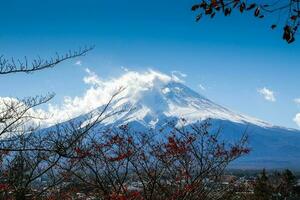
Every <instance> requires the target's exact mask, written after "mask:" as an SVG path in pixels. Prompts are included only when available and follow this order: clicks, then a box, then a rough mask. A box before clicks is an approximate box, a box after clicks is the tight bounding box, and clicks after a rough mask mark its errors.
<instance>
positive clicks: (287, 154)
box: [78, 72, 300, 168]
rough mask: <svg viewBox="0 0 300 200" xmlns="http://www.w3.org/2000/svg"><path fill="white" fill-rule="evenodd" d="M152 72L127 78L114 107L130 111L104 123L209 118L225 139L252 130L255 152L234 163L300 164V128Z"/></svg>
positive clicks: (138, 124)
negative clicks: (251, 114)
mask: <svg viewBox="0 0 300 200" xmlns="http://www.w3.org/2000/svg"><path fill="white" fill-rule="evenodd" d="M151 73H152V74H151ZM150 75H151V76H150V78H149V77H139V74H133V75H132V76H133V77H134V78H133V79H132V80H131V79H130V81H126V82H122V83H124V84H125V85H124V86H125V87H126V89H125V91H124V92H122V93H121V94H120V95H119V96H118V99H117V100H115V101H114V102H113V103H112V104H111V108H110V109H112V110H122V109H125V110H130V111H129V112H124V113H121V114H119V115H116V116H113V117H111V118H109V119H107V120H105V121H104V122H103V124H104V125H106V126H111V125H115V126H117V125H120V124H124V123H129V124H130V126H131V128H132V129H139V130H140V129H149V128H156V127H161V126H162V125H163V124H164V123H165V122H166V121H170V120H176V119H179V118H185V119H186V121H187V122H188V124H192V123H195V122H197V121H201V120H205V119H208V118H210V119H211V120H212V123H213V125H214V127H215V128H218V127H222V135H221V137H222V138H223V139H225V140H234V139H238V138H239V137H240V136H241V134H243V133H244V131H245V130H247V133H248V134H249V143H250V144H249V145H250V147H251V149H252V152H251V154H250V155H248V156H246V157H244V158H241V159H239V160H237V162H235V163H234V165H233V166H232V167H238V168H240V167H242V168H262V167H265V168H300V131H298V130H293V129H287V128H283V127H277V126H273V125H271V124H269V123H267V122H264V121H261V120H258V119H255V118H252V117H248V116H245V115H241V114H237V113H235V112H233V111H231V110H229V109H226V108H224V107H222V106H220V105H218V104H216V103H214V102H212V101H210V100H209V99H207V98H205V97H203V96H202V95H200V94H198V93H197V92H195V91H193V90H191V89H190V88H188V87H186V86H185V85H184V84H183V83H182V82H181V81H180V80H178V79H176V80H174V78H171V77H168V76H166V75H161V74H158V73H155V72H150ZM126 80H127V79H126ZM99 109H101V107H100V108H99ZM81 117H83V116H79V117H78V119H80V118H81Z"/></svg>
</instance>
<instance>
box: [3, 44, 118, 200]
mask: <svg viewBox="0 0 300 200" xmlns="http://www.w3.org/2000/svg"><path fill="white" fill-rule="evenodd" d="M92 49H93V47H90V48H84V49H79V50H78V51H69V52H68V53H67V54H65V55H64V56H60V55H59V54H56V57H54V58H51V59H49V60H45V59H41V58H37V59H35V60H33V61H32V63H29V62H28V61H27V58H26V57H25V59H24V60H23V61H21V60H15V59H13V58H12V59H10V60H8V59H5V58H4V57H3V56H1V57H0V75H6V74H13V73H32V72H36V71H39V70H44V69H47V68H51V67H54V66H56V65H57V64H59V63H61V62H63V61H65V60H68V59H72V58H76V57H78V56H84V55H85V54H86V53H87V52H89V51H91V50H92ZM117 93H118V92H117ZM117 93H116V95H117ZM53 96H54V95H53V94H49V95H46V96H37V97H29V98H25V99H23V100H18V99H12V98H4V99H2V102H1V103H0V137H1V140H0V161H1V165H0V194H1V195H2V197H3V198H7V199H10V198H14V199H16V200H19V199H25V197H29V196H31V198H33V196H35V197H39V196H40V195H42V194H43V193H44V192H46V191H48V190H49V189H50V188H52V187H54V186H55V185H57V184H59V183H60V182H61V181H62V180H64V176H62V175H61V176H60V175H59V174H60V173H59V169H60V168H58V165H59V164H60V162H61V161H62V160H63V159H66V158H67V157H70V156H72V155H71V154H70V151H71V149H73V148H74V145H76V143H77V140H79V139H80V138H81V137H83V136H84V135H85V134H86V133H87V132H88V131H90V130H91V128H92V127H93V126H95V125H96V124H98V123H100V122H101V120H104V119H105V118H106V117H108V115H105V112H106V110H107V108H108V106H109V104H110V103H111V101H112V100H113V98H114V97H115V95H113V97H112V99H111V100H110V101H109V102H108V104H107V105H106V106H105V107H104V108H103V109H102V110H100V111H99V110H96V111H93V112H91V113H89V114H87V117H86V118H85V119H84V121H77V122H76V123H75V122H70V123H67V124H65V125H64V126H62V125H60V126H57V128H56V129H55V128H50V129H47V130H40V127H39V125H38V124H35V123H33V121H34V120H36V119H39V120H42V119H43V117H42V116H39V115H38V114H36V113H35V112H33V109H34V108H35V107H37V106H39V105H41V104H44V103H47V102H48V101H50V100H51V99H52V98H53ZM42 179H47V181H46V182H43V181H41V180H42ZM11 195H12V196H11Z"/></svg>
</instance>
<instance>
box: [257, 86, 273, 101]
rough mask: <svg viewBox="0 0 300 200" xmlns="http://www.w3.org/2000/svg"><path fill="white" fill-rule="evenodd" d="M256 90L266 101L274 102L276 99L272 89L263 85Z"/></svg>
mask: <svg viewBox="0 0 300 200" xmlns="http://www.w3.org/2000/svg"><path fill="white" fill-rule="evenodd" d="M257 92H258V93H259V94H261V95H262V96H263V97H264V98H265V100H267V101H271V102H275V101H276V97H275V94H274V91H272V90H270V89H268V88H266V87H264V88H261V89H258V90H257Z"/></svg>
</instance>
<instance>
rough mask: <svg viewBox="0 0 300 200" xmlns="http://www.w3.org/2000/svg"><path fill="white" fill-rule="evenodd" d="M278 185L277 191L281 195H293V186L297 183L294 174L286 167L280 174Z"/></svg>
mask: <svg viewBox="0 0 300 200" xmlns="http://www.w3.org/2000/svg"><path fill="white" fill-rule="evenodd" d="M279 178H280V185H279V187H278V192H279V193H280V194H281V195H282V196H283V197H293V195H294V194H293V193H294V191H293V190H294V187H295V185H296V183H297V179H296V177H295V176H294V174H293V173H292V172H291V171H290V170H289V169H286V170H285V171H284V172H282V173H281V174H280V177H279Z"/></svg>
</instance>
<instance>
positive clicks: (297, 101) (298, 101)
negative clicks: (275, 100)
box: [294, 98, 300, 106]
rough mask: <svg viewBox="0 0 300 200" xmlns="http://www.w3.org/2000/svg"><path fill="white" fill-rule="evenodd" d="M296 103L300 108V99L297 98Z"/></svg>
mask: <svg viewBox="0 0 300 200" xmlns="http://www.w3.org/2000/svg"><path fill="white" fill-rule="evenodd" d="M294 102H295V103H296V104H297V105H299V106H300V98H296V99H294Z"/></svg>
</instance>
